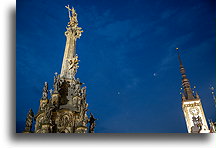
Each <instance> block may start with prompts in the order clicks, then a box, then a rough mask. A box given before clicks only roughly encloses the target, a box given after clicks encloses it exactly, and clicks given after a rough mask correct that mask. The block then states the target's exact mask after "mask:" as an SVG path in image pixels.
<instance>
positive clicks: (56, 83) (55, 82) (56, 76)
mask: <svg viewBox="0 0 216 148" xmlns="http://www.w3.org/2000/svg"><path fill="white" fill-rule="evenodd" d="M59 85H60V77H59V75H57V74H56V75H55V76H54V85H53V87H54V93H57V92H58V91H59Z"/></svg>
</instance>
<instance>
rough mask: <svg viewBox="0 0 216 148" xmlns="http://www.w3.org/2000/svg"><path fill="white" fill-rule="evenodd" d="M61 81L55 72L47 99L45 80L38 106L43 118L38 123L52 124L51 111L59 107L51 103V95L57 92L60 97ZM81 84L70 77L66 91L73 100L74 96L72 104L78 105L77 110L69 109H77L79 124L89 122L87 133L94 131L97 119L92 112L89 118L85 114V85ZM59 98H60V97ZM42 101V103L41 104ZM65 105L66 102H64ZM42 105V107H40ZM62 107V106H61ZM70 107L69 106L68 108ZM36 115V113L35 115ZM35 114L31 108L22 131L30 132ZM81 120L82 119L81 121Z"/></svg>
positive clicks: (86, 105)
mask: <svg viewBox="0 0 216 148" xmlns="http://www.w3.org/2000/svg"><path fill="white" fill-rule="evenodd" d="M63 82H65V80H64V78H60V75H58V74H57V73H56V74H55V76H54V84H53V89H54V90H53V91H51V92H50V96H51V99H50V100H49V99H48V95H49V90H48V83H47V82H45V83H44V87H43V91H42V97H41V101H40V102H41V104H40V108H39V112H38V114H41V113H43V118H41V119H42V121H40V124H46V125H48V124H50V125H53V124H54V123H53V121H52V116H53V111H57V110H59V109H61V108H58V107H57V108H56V105H54V104H52V101H51V100H52V99H53V97H52V95H54V94H57V96H58V94H59V96H60V97H61V95H62V94H61V89H62V86H63V85H62V84H63ZM82 84H83V83H81V82H80V80H79V78H77V79H72V81H71V82H70V83H69V85H67V87H68V88H67V89H68V91H67V93H68V96H67V97H68V98H71V99H72V100H74V98H76V100H75V102H72V105H75V106H78V108H79V110H71V111H76V112H77V111H78V112H77V113H79V118H80V119H81V121H80V123H81V126H86V125H87V124H88V123H89V129H88V132H89V133H94V128H95V126H96V123H95V121H96V120H97V119H96V118H94V116H93V114H92V113H91V114H90V118H88V117H87V115H86V111H87V110H88V109H87V107H88V104H87V103H86V87H85V86H84V87H82ZM60 99H61V98H60ZM68 101H69V100H68ZM43 103H44V104H43ZM59 105H61V106H64V105H63V104H59ZM65 105H67V104H65ZM42 106H43V107H42ZM63 108H64V107H63ZM68 109H70V108H68ZM36 116H37V115H36ZM36 116H34V113H33V111H32V110H30V111H29V113H28V115H27V118H26V128H25V131H24V132H31V128H32V124H33V120H34V119H35V118H36ZM65 119H66V118H65ZM82 120H83V121H82ZM62 122H64V123H65V122H66V121H62ZM64 125H66V124H64Z"/></svg>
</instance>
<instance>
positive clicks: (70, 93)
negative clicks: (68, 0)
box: [24, 6, 96, 133]
mask: <svg viewBox="0 0 216 148" xmlns="http://www.w3.org/2000/svg"><path fill="white" fill-rule="evenodd" d="M66 8H67V9H68V14H69V19H70V20H69V22H68V25H67V27H66V29H67V30H66V32H65V36H66V45H65V51H64V58H63V62H62V68H61V74H57V73H55V76H54V84H53V89H51V90H50V91H49V90H48V83H47V82H45V84H44V87H43V91H42V97H41V99H40V106H39V110H38V112H37V114H36V115H35V116H34V114H33V111H32V110H30V111H29V113H28V115H27V118H26V128H25V130H24V133H94V128H95V125H96V124H95V120H96V119H95V118H94V116H93V115H92V114H90V117H88V116H87V111H88V109H87V107H88V104H87V102H86V87H85V86H84V87H83V84H84V83H81V82H80V80H79V78H75V75H76V73H77V69H78V67H79V66H78V62H79V60H78V56H77V54H76V40H77V39H78V38H80V36H81V33H82V32H83V31H82V30H81V29H82V28H80V27H78V20H77V13H76V12H75V10H74V8H72V9H71V8H70V7H69V6H66ZM49 95H50V98H49V97H48V96H49ZM33 120H35V122H36V123H35V129H34V131H32V130H31V128H32V123H33Z"/></svg>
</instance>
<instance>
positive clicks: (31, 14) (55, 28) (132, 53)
mask: <svg viewBox="0 0 216 148" xmlns="http://www.w3.org/2000/svg"><path fill="white" fill-rule="evenodd" d="M68 4H69V5H70V6H73V7H74V8H75V9H76V12H77V13H78V20H79V26H80V27H82V28H83V30H84V32H83V34H82V36H81V38H80V39H78V41H77V53H78V55H79V59H80V63H79V66H80V68H79V69H78V73H77V77H79V78H80V80H81V81H82V82H84V83H85V85H86V86H87V102H88V104H89V111H90V112H93V114H94V115H95V117H96V118H98V119H99V120H98V121H97V126H96V129H95V132H97V133H143V132H144V133H176V132H178V133H185V132H187V128H186V123H185V120H184V116H183V112H182V109H181V96H180V94H179V93H180V88H181V75H180V72H179V63H178V59H177V54H176V51H175V48H176V47H178V48H179V49H180V52H181V56H182V60H183V65H184V66H185V68H186V72H187V76H188V78H189V80H190V82H191V85H192V86H194V85H196V87H197V88H196V91H198V93H199V95H200V97H201V101H202V104H203V108H204V111H205V115H206V118H207V119H213V120H215V108H214V100H213V97H212V95H211V90H210V89H209V87H210V86H214V87H215V84H216V81H215V75H216V71H215V67H216V62H215V55H216V54H215V3H214V1H213V0H212V1H211V0H187V1H178V0H154V1H153V0H130V1H129V0H79V1H77V0H17V28H16V29H17V33H16V40H17V44H16V61H17V63H16V125H17V132H22V131H23V129H24V127H25V118H26V114H27V113H28V110H29V109H30V108H32V109H33V111H34V113H36V112H37V111H38V107H39V100H40V98H41V95H42V87H43V84H44V82H45V81H47V82H48V83H49V89H51V87H52V85H53V76H54V73H55V72H58V73H60V68H61V64H62V58H63V54H64V48H65V41H66V37H65V36H64V32H65V31H66V29H65V27H66V25H67V22H68V20H69V19H68V12H67V9H66V8H65V6H66V5H68Z"/></svg>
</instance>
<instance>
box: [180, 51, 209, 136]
mask: <svg viewBox="0 0 216 148" xmlns="http://www.w3.org/2000/svg"><path fill="white" fill-rule="evenodd" d="M177 51H178V48H177ZM178 59H179V62H180V73H181V75H182V87H183V92H182V110H183V112H184V117H185V121H186V125H187V130H188V133H209V132H210V131H209V129H208V125H207V122H206V118H205V114H204V111H203V108H202V104H201V100H200V97H199V95H198V93H197V92H196V93H195V94H194V91H192V89H191V86H190V82H189V80H188V79H187V77H186V72H185V69H184V67H183V64H182V61H181V58H180V54H179V52H178Z"/></svg>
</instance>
